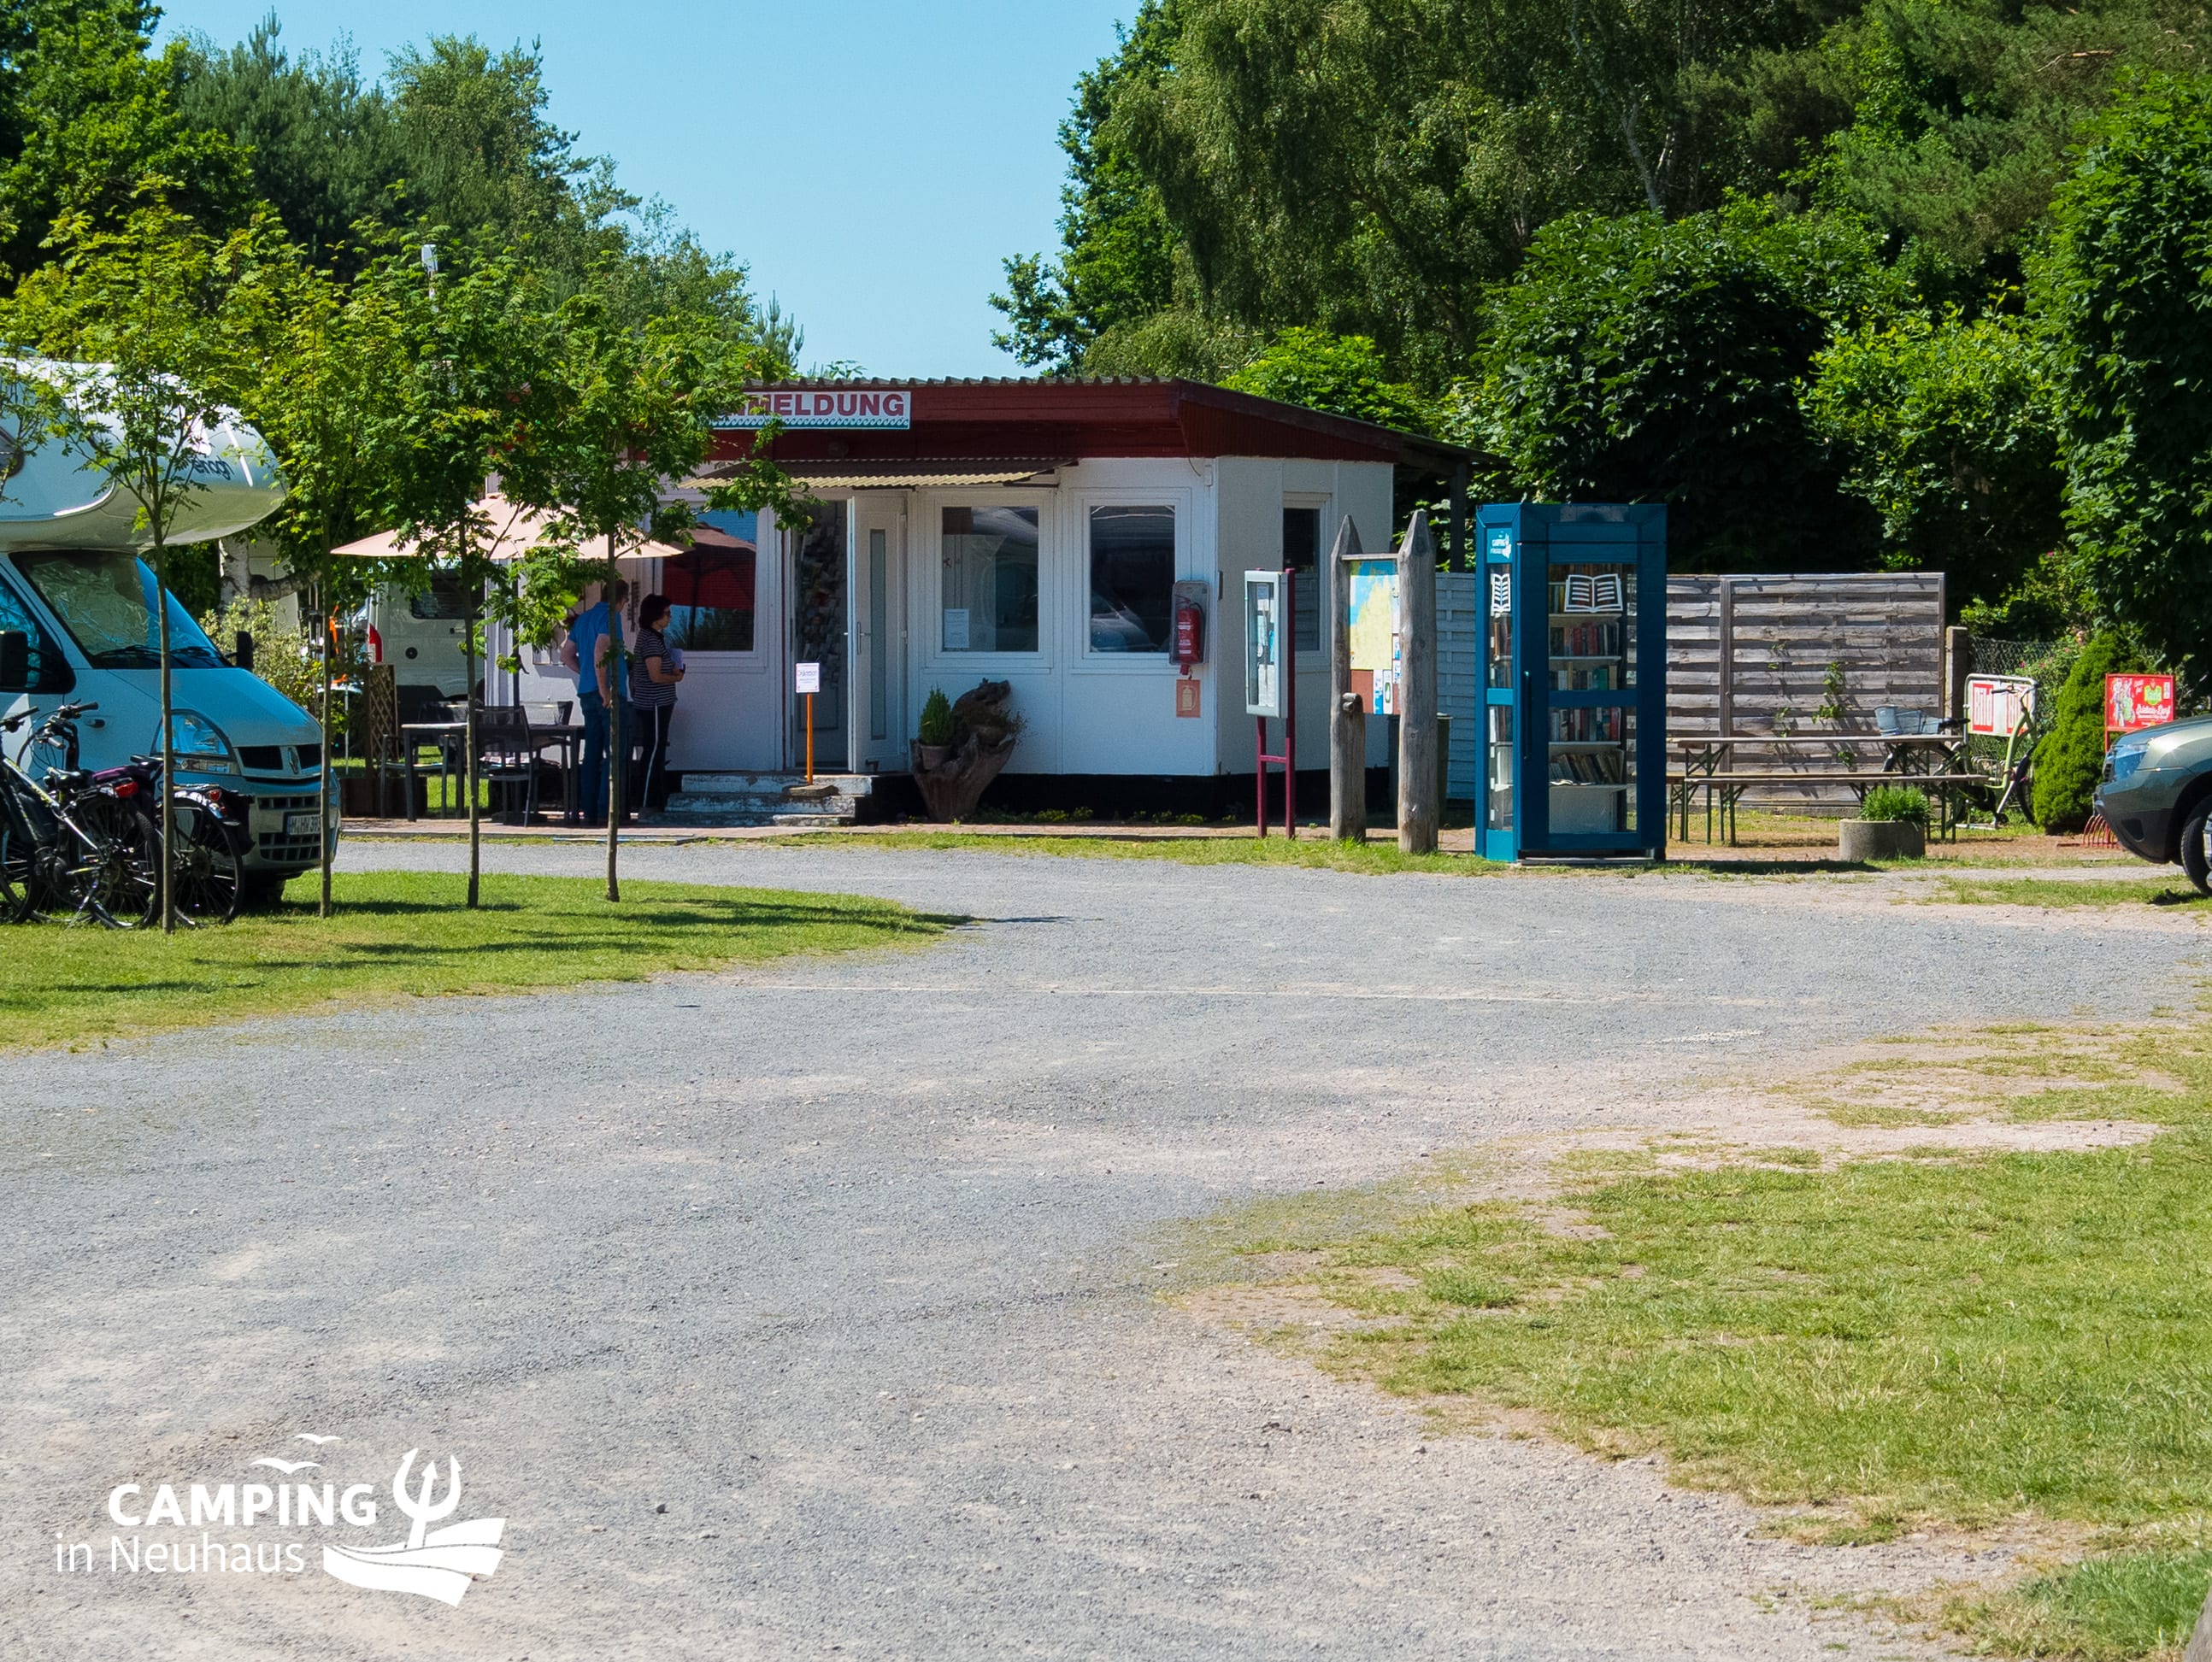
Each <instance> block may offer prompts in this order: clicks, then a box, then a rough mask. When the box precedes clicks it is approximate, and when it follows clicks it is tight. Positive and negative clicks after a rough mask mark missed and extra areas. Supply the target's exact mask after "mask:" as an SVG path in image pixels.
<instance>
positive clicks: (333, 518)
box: [240, 252, 422, 917]
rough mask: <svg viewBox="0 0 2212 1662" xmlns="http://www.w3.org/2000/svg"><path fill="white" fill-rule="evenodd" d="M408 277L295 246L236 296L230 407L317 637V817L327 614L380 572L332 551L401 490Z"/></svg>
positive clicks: (411, 318) (326, 900) (376, 520)
mask: <svg viewBox="0 0 2212 1662" xmlns="http://www.w3.org/2000/svg"><path fill="white" fill-rule="evenodd" d="M410 283H411V278H410V277H408V276H404V275H403V274H402V272H401V271H400V270H395V261H394V259H392V258H387V259H386V263H385V264H383V265H381V266H380V267H378V268H376V269H374V270H372V271H371V272H370V273H369V274H368V276H365V277H364V278H363V279H362V280H361V281H359V282H355V283H352V284H346V283H342V282H339V281H337V279H336V278H335V277H334V276H331V274H330V273H329V272H327V271H324V270H318V269H317V268H315V267H314V266H313V265H312V264H309V263H308V262H307V260H306V259H304V258H300V257H299V256H298V255H297V253H296V252H295V253H294V254H293V255H292V257H290V258H283V259H270V260H268V261H266V262H264V264H262V265H261V266H260V267H258V270H256V271H255V272H254V274H253V275H252V280H251V281H250V282H248V283H247V284H246V285H245V288H244V293H243V294H242V296H241V298H242V300H243V301H244V305H245V307H246V312H247V313H248V315H249V317H250V318H251V334H252V357H251V363H250V372H251V373H250V375H249V379H248V380H247V383H246V385H245V387H244V388H243V389H242V391H241V396H240V408H241V409H242V410H243V411H244V412H245V414H246V416H247V418H248V419H249V420H251V421H252V422H253V424H254V426H255V428H256V429H257V430H258V432H259V433H260V434H261V435H262V437H263V438H264V440H266V441H267V442H268V444H269V445H270V448H271V449H273V450H274V451H275V452H276V457H277V460H278V463H279V464H280V465H281V466H282V467H283V470H284V478H285V482H286V483H287V484H288V485H289V487H290V494H289V495H288V496H287V497H286V499H285V501H284V504H283V506H282V507H281V508H279V509H278V510H277V512H276V513H275V514H274V515H272V516H271V517H270V519H269V520H268V521H266V522H264V528H263V534H264V535H267V536H271V537H274V539H275V540H276V543H277V546H278V548H279V549H280V550H281V551H282V554H283V560H284V564H285V567H286V568H287V570H288V571H289V573H290V576H291V580H292V581H293V582H294V583H295V585H297V587H298V589H299V590H300V591H301V595H302V598H303V602H304V610H305V611H306V612H307V616H310V617H312V618H313V619H314V620H315V621H316V623H317V628H316V631H315V633H316V634H317V635H318V637H319V649H318V653H317V656H318V658H319V670H320V680H319V687H318V688H317V692H318V695H319V703H320V710H319V716H320V719H321V721H322V725H323V736H324V743H323V750H322V769H321V786H322V798H323V801H324V803H325V812H327V811H328V804H329V801H330V796H331V739H332V737H333V736H334V734H335V731H336V726H335V724H334V723H333V721H332V712H331V677H332V674H333V670H334V664H333V663H332V656H333V649H334V645H335V643H334V640H333V638H332V637H333V635H334V634H335V632H336V623H337V613H338V612H339V611H340V610H345V609H347V608H349V607H350V606H352V605H354V604H357V603H359V602H360V601H362V600H365V599H366V598H368V595H369V593H370V591H371V590H372V589H373V587H374V580H375V579H376V577H377V576H378V575H380V573H378V572H377V571H375V570H374V569H373V568H372V567H371V565H370V563H369V562H364V561H359V560H353V559H344V558H340V557H337V556H334V555H333V554H332V550H333V549H337V548H338V547H339V546H341V545H342V544H343V543H349V542H351V541H352V540H354V539H355V538H356V537H360V536H362V534H364V533H366V532H368V531H372V530H375V529H378V528H380V527H381V526H382V525H385V524H386V523H388V521H389V519H391V518H392V517H393V516H394V515H395V514H396V513H398V507H399V505H400V503H401V501H402V500H403V497H404V493H403V492H402V490H401V488H400V479H399V477H398V456H399V452H400V447H401V446H403V444H404V442H405V441H406V440H407V439H408V438H409V437H410V436H411V429H410V428H409V426H408V418H409V416H410V414H412V413H414V412H411V411H410V409H409V406H408V403H407V400H406V394H407V392H408V391H410V388H411V387H412V386H413V385H414V384H415V383H414V381H413V379H412V377H411V373H410V372H411V371H412V370H413V369H414V367H415V366H416V362H417V361H419V358H420V356H421V352H420V350H419V349H417V343H418V339H419V336H420V334H421V328H420V323H421V314H422V307H420V306H416V305H415V304H413V300H414V297H413V295H412V293H411V289H410ZM256 661H257V664H258V661H259V660H258V657H257V660H256ZM303 702H304V701H303ZM320 864H321V876H322V894H321V901H320V910H321V913H322V915H323V916H324V917H328V916H330V915H331V839H330V838H329V836H328V835H327V834H326V835H325V838H324V840H323V855H322V860H321V862H320Z"/></svg>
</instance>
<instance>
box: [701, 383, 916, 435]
mask: <svg viewBox="0 0 2212 1662" xmlns="http://www.w3.org/2000/svg"><path fill="white" fill-rule="evenodd" d="M769 422H775V424H776V425H777V426H779V427H786V428H848V429H851V428H909V427H911V426H913V425H914V389H913V388H911V387H905V386H869V387H852V386H823V387H811V386H809V387H789V388H784V389H782V390H774V389H771V390H769V391H761V392H748V393H747V394H745V402H744V407H743V408H742V409H738V410H736V411H734V412H732V414H730V415H727V416H716V417H715V418H714V421H713V422H710V423H709V424H708V425H710V426H713V427H717V428H722V429H723V430H725V431H728V432H741V433H742V432H751V431H755V430H757V429H758V428H764V427H766V426H767V425H768V424H769Z"/></svg>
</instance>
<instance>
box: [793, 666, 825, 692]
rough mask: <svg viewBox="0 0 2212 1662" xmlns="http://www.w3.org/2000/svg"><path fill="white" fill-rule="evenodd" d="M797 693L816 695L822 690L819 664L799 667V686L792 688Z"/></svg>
mask: <svg viewBox="0 0 2212 1662" xmlns="http://www.w3.org/2000/svg"><path fill="white" fill-rule="evenodd" d="M792 690H793V692H799V693H818V692H820V691H821V690H822V666H821V665H820V664H800V665H799V685H798V686H796V687H794V688H792Z"/></svg>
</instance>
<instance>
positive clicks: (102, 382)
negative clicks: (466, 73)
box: [0, 197, 280, 931]
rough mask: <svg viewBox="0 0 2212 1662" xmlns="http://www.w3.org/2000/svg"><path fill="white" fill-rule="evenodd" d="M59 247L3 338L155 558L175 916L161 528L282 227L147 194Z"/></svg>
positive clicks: (6, 316) (56, 429)
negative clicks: (209, 230)
mask: <svg viewBox="0 0 2212 1662" xmlns="http://www.w3.org/2000/svg"><path fill="white" fill-rule="evenodd" d="M55 234H56V240H57V241H58V243H59V245H60V250H61V258H59V259H58V261H56V262H55V263H53V264H49V265H46V266H43V267H41V268H40V270H37V271H35V272H33V274H32V275H31V276H29V277H27V279H25V280H24V282H22V283H21V284H20V285H19V286H18V287H17V288H16V291H15V295H14V297H13V299H12V300H9V302H8V303H7V305H6V306H5V307H4V308H0V339H8V340H11V341H14V342H16V343H22V344H25V345H28V346H32V347H34V348H35V349H37V350H39V351H40V352H42V353H45V354H46V355H47V357H46V360H45V361H40V362H38V363H36V364H34V365H33V367H31V370H30V373H31V374H32V375H33V377H34V378H36V379H39V380H40V381H41V382H42V383H44V385H45V387H46V391H47V394H48V396H47V397H46V403H45V409H44V413H43V418H42V419H43V422H44V425H45V428H46V432H47V434H48V436H49V437H50V438H51V439H52V440H53V441H55V442H57V443H58V444H61V445H63V446H66V447H68V448H70V449H71V450H73V451H76V452H78V453H80V454H82V456H83V457H84V458H86V462H85V465H86V466H87V467H88V469H90V470H92V471H93V472H94V473H95V474H97V475H98V476H100V477H101V478H103V479H105V480H106V481H107V482H109V483H110V484H112V486H113V487H114V488H116V489H117V490H118V492H120V493H121V494H123V495H125V496H126V497H128V498H129V499H130V500H131V501H132V502H133V503H135V504H136V505H137V513H136V515H135V517H134V525H135V529H136V531H137V535H139V536H141V537H143V538H144V539H145V542H146V544H147V549H148V552H149V554H150V555H152V559H153V566H154V573H155V582H156V585H157V592H156V594H155V597H154V599H155V605H154V607H153V610H154V615H155V620H156V633H157V640H158V642H159V647H158V651H159V658H160V666H161V731H160V734H159V743H160V749H161V774H162V791H161V816H160V818H161V927H162V929H163V930H164V931H173V930H174V929H175V928H176V926H177V913H176V896H175V893H174V883H173V876H174V869H175V868H174V862H173V859H172V858H171V849H172V833H173V828H174V822H175V816H174V814H173V811H172V803H171V796H170V784H171V782H172V781H173V780H174V779H175V778H176V766H175V762H176V755H175V741H176V734H175V731H174V711H175V705H174V701H173V696H172V695H173V685H172V664H171V658H170V643H169V610H170V606H171V605H172V604H173V602H172V601H171V599H170V597H169V555H170V537H171V535H172V533H173V531H174V530H175V527H176V525H177V520H178V517H179V513H181V512H182V511H183V510H184V509H185V506H187V505H189V504H190V503H191V500H193V498H194V497H196V496H197V495H198V494H201V492H203V491H204V489H205V488H206V485H205V483H204V475H203V474H202V473H201V471H200V470H198V469H197V467H196V466H195V464H196V463H197V462H198V460H199V458H200V457H201V454H202V453H203V452H204V449H205V446H206V445H207V442H208V435H209V434H210V432H211V431H213V430H214V429H215V428H216V427H217V426H218V425H219V424H220V423H221V422H222V421H223V420H224V418H225V416H227V414H228V406H229V405H230V404H231V403H233V402H234V399H235V398H236V397H237V393H238V389H239V388H240V386H241V385H243V384H244V382H245V379H246V375H245V365H244V359H245V356H246V353H245V350H244V349H245V345H246V341H247V339H248V338H249V334H250V322H251V320H250V318H249V316H248V308H247V307H246V305H245V304H244V302H243V299H242V296H243V294H244V292H245V289H244V285H243V283H242V282H241V278H242V277H243V276H244V275H245V274H246V273H247V272H249V271H250V270H252V268H253V267H254V266H255V265H256V264H258V262H259V261H261V260H262V259H263V258H266V257H267V253H268V246H269V245H270V243H271V242H273V241H274V240H276V239H277V238H278V236H279V235H280V234H279V233H278V232H277V230H276V227H275V225H274V223H273V222H272V221H266V220H257V221H255V222H254V223H253V224H252V225H251V226H249V227H246V229H245V230H242V231H240V232H236V233H234V234H232V235H231V236H229V237H228V238H226V239H222V240H217V239H216V238H214V237H211V236H210V235H208V234H206V233H204V232H203V231H201V230H200V229H199V228H198V227H197V226H196V225H195V224H194V223H193V222H192V221H191V219H189V218H188V217H187V216H186V215H184V214H183V213H181V212H179V210H178V209H174V208H172V207H170V206H169V205H168V204H167V203H166V202H163V201H161V200H160V199H159V198H158V197H157V198H155V199H153V200H150V201H146V202H143V203H141V205H140V206H139V207H138V208H137V209H135V210H134V211H133V212H132V213H131V215H130V216H129V217H128V218H127V219H126V220H125V221H124V223H123V224H122V226H121V227H119V228H116V229H112V230H110V229H103V228H100V227H99V226H98V225H97V224H96V223H95V222H94V221H93V220H92V219H91V218H90V217H89V216H88V215H70V216H68V217H65V218H64V220H63V221H61V222H60V223H59V224H58V226H57V227H56V233H55Z"/></svg>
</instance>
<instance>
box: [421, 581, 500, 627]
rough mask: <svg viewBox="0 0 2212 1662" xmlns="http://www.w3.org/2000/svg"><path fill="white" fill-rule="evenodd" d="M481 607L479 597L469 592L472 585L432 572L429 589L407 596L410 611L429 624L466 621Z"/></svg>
mask: <svg viewBox="0 0 2212 1662" xmlns="http://www.w3.org/2000/svg"><path fill="white" fill-rule="evenodd" d="M480 604H482V601H481V599H480V598H479V597H477V596H476V595H472V594H471V593H470V592H469V585H467V584H465V583H463V582H462V581H461V579H459V578H458V577H456V576H454V575H453V573H451V572H435V573H432V574H431V577H430V586H429V587H428V588H427V589H425V590H423V591H422V592H421V593H419V594H410V595H409V596H408V597H407V610H409V611H410V612H411V613H412V614H414V616H416V617H419V618H422V619H423V620H424V621H425V622H440V623H463V622H467V621H468V619H469V618H470V616H472V615H473V611H474V609H475V608H476V607H477V605H480Z"/></svg>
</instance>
